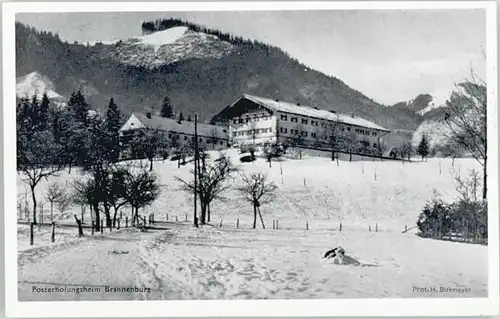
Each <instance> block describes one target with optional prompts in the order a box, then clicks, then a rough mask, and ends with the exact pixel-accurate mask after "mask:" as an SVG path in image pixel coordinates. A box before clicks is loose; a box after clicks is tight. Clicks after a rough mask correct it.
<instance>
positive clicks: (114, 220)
mask: <svg viewBox="0 0 500 319" xmlns="http://www.w3.org/2000/svg"><path fill="white" fill-rule="evenodd" d="M117 215H118V208H116V207H115V214H114V215H113V227H115V225H116V216H117Z"/></svg>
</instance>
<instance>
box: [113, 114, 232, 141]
mask: <svg viewBox="0 0 500 319" xmlns="http://www.w3.org/2000/svg"><path fill="white" fill-rule="evenodd" d="M131 116H135V117H136V118H137V119H138V120H139V121H140V122H141V123H142V124H143V125H144V126H145V127H147V128H150V129H158V130H162V131H169V132H175V133H182V134H190V135H194V122H189V121H186V120H184V121H182V122H181V123H180V124H179V122H178V120H177V119H170V118H165V117H160V116H154V115H151V117H148V116H146V115H145V114H142V113H133V114H132V115H131ZM124 127H125V125H124V126H123V127H122V128H121V129H120V131H126V130H128V129H125V128H124ZM214 132H216V136H217V137H218V138H227V136H228V133H227V129H226V128H224V127H221V126H217V125H210V124H206V123H200V122H198V134H199V135H201V136H207V137H211V136H212V135H213V133H214Z"/></svg>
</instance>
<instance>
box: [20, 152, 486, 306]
mask: <svg viewBox="0 0 500 319" xmlns="http://www.w3.org/2000/svg"><path fill="white" fill-rule="evenodd" d="M228 154H229V155H230V156H231V158H232V159H234V160H235V161H237V160H238V154H237V153H236V152H235V151H228ZM212 157H213V158H214V157H216V154H215V153H214V154H212ZM144 164H146V163H144ZM239 165H240V167H241V168H242V170H243V171H244V172H245V173H249V172H252V171H265V172H266V173H267V174H268V176H269V178H270V179H271V180H273V181H274V182H275V183H276V185H277V186H278V195H277V197H276V200H275V201H274V202H273V203H272V204H268V205H263V206H262V207H261V211H262V214H263V217H264V222H265V224H266V229H265V230H264V229H261V226H260V223H258V229H256V230H253V229H251V223H252V208H251V207H250V205H249V204H248V203H246V202H244V201H243V200H242V199H241V197H240V196H239V195H238V194H237V193H236V192H229V193H228V194H227V200H226V201H224V202H215V203H214V204H213V206H212V222H211V224H212V225H211V226H205V227H203V228H202V229H194V228H193V227H192V226H191V223H192V216H191V214H192V197H191V196H189V195H187V194H185V193H183V192H181V191H179V187H180V184H179V183H178V182H176V181H175V179H174V177H175V176H179V177H182V178H189V176H190V173H189V171H190V169H191V167H190V165H189V164H188V165H186V166H185V167H181V168H180V169H178V168H177V163H176V162H170V161H166V162H155V165H154V171H155V173H156V174H157V175H158V176H159V177H160V181H161V184H162V192H161V195H160V197H159V198H158V200H157V201H156V202H155V203H154V204H153V205H151V206H150V207H147V208H146V209H144V210H143V211H142V212H141V214H143V215H147V214H149V213H154V214H155V219H156V220H158V221H163V223H160V224H158V226H159V227H163V228H165V229H156V230H150V231H148V232H144V233H143V232H139V231H138V230H135V229H132V228H127V229H123V228H122V229H121V230H120V231H116V230H113V231H112V232H111V233H110V232H109V231H105V233H104V234H103V235H101V234H96V235H94V236H93V237H92V236H91V235H90V230H88V229H86V230H85V233H86V235H87V236H86V237H85V238H83V239H78V238H77V230H76V228H69V229H66V230H65V232H68V233H67V234H66V233H63V234H61V235H60V236H59V237H57V236H56V243H50V234H48V235H46V236H45V237H44V236H43V235H42V236H37V237H36V238H37V239H38V243H37V239H36V240H35V247H29V243H28V244H27V241H29V236H28V235H26V229H27V228H26V226H24V225H23V226H19V228H18V232H19V239H18V247H19V254H18V257H19V278H18V280H19V283H20V284H19V297H20V299H21V300H90V299H92V300H100V299H220V298H228V299H233V298H348V297H433V296H434V297H472V296H474V297H479V296H486V295H487V269H488V252H487V247H485V246H480V245H470V244H462V243H451V242H444V241H436V240H431V239H422V238H420V237H418V236H416V235H415V234H414V233H406V234H403V233H401V231H402V230H403V229H404V227H405V225H407V227H413V226H414V225H415V221H416V219H417V216H418V215H419V213H420V211H421V209H422V207H423V206H424V204H425V202H426V201H427V200H429V199H430V198H432V196H433V190H434V189H437V190H438V191H439V193H440V194H441V196H442V197H443V199H444V200H453V199H454V198H455V197H456V196H457V194H456V191H455V189H454V186H453V183H452V175H451V173H450V171H451V170H455V173H458V172H460V173H461V174H467V172H468V170H469V169H472V168H477V164H476V163H475V162H474V161H473V160H470V159H458V160H455V164H454V167H452V164H451V160H446V159H429V160H428V162H419V161H416V162H412V163H404V164H403V163H402V162H392V161H384V162H371V161H358V162H351V163H350V162H340V165H339V166H337V165H336V163H334V162H331V161H330V160H329V159H328V158H320V157H315V158H313V157H311V158H309V157H304V159H303V160H294V159H290V158H285V159H283V160H282V161H281V162H273V163H272V167H271V168H269V167H268V163H266V162H265V161H264V160H263V159H259V160H258V161H257V162H255V163H245V164H241V163H240V164H239ZM281 172H283V174H281ZM79 176H80V173H79V172H78V171H77V170H73V171H72V174H71V175H68V174H67V172H62V173H61V174H60V175H59V176H58V177H56V178H53V179H52V181H53V180H60V181H61V182H62V183H65V182H66V181H68V184H69V183H70V181H71V180H74V179H76V178H79ZM19 179H21V176H19ZM50 182H51V180H50V179H49V181H43V182H41V183H42V184H41V185H39V187H38V189H37V192H38V196H39V198H40V199H41V198H42V197H43V196H42V195H43V193H44V191H45V190H46V188H47V185H48V183H50ZM233 183H238V179H237V178H236V179H235V180H234V181H233ZM18 189H19V190H20V191H21V192H23V191H22V183H19V184H18ZM28 198H29V196H28ZM45 207H48V205H47V204H45V205H44V208H45ZM44 210H45V211H46V213H45V214H46V216H47V214H48V211H47V209H46V208H45V209H44ZM72 213H76V214H79V213H80V209H79V208H76V207H75V208H74V211H73V212H70V213H68V217H67V222H72V223H74V221H71V219H70V216H72ZM123 214H124V215H126V214H130V212H129V209H128V208H126V209H124V211H123ZM167 214H168V220H169V222H168V223H167V222H165V221H166V219H167ZM186 216H187V219H188V221H187V222H186V221H185V219H186ZM45 218H47V217H45ZM86 218H89V217H88V216H87V217H86ZM63 219H66V218H63ZM47 220H48V219H47ZM176 220H177V221H176ZM221 220H222V228H221V227H220V223H221ZM237 220H238V221H239V228H236V223H237ZM273 220H278V221H279V229H277V230H273V229H272V221H273ZM306 222H307V223H308V227H309V229H308V230H306V229H305V228H306V227H305V224H306ZM340 223H342V231H340V230H339V226H340ZM375 224H376V225H377V226H375ZM369 227H370V228H371V230H372V231H371V232H370V231H368V229H369ZM375 227H377V229H378V232H374V231H373V230H374V229H375ZM35 228H36V227H35ZM71 233H72V234H71ZM57 238H60V239H59V242H58V241H57V240H58V239H57ZM37 245H38V246H40V247H38V246H37ZM338 245H341V246H342V247H344V249H345V250H346V253H347V255H349V256H351V257H352V258H354V259H356V260H358V261H359V262H360V263H361V265H358V266H356V265H336V264H332V263H330V262H327V261H324V260H322V258H321V257H322V256H323V254H324V253H325V251H326V250H328V249H331V248H333V247H335V246H338ZM38 252H40V253H38ZM34 285H35V286H43V287H54V285H63V286H64V285H66V286H68V287H70V286H71V287H82V286H86V287H94V288H96V289H97V288H100V289H101V291H100V292H96V291H94V292H84V293H78V294H77V293H75V292H66V293H54V292H53V293H33V291H32V290H33V286H34ZM104 286H113V287H136V286H137V287H148V288H151V291H150V292H149V293H148V292H141V291H137V292H134V291H132V292H127V293H122V292H120V293H118V292H106V291H105V288H104ZM441 286H442V287H449V288H470V290H467V289H466V290H465V291H463V292H457V291H455V292H439V290H440V287H441ZM414 287H420V288H422V287H436V289H437V291H438V292H428V293H423V292H416V291H415V288H414Z"/></svg>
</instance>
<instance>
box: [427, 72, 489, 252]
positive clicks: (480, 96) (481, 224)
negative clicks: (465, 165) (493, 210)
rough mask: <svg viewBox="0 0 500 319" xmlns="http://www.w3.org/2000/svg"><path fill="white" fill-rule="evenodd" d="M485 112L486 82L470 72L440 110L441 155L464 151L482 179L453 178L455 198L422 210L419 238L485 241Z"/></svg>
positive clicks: (472, 174) (473, 176)
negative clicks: (443, 137)
mask: <svg viewBox="0 0 500 319" xmlns="http://www.w3.org/2000/svg"><path fill="white" fill-rule="evenodd" d="M486 112H487V93H486V83H484V82H483V81H482V80H480V79H478V78H477V76H475V74H474V73H473V72H472V76H471V77H470V79H469V80H468V81H466V82H463V83H459V84H458V85H457V86H456V90H455V91H454V92H453V93H452V95H451V96H450V98H449V99H448V101H447V102H446V106H445V107H443V114H444V118H443V124H444V125H445V127H446V130H444V134H445V137H446V138H447V143H446V145H444V147H443V148H442V152H443V153H444V154H446V155H448V156H450V157H452V158H455V157H456V156H458V155H459V154H462V153H464V152H466V153H468V154H470V155H471V156H472V157H473V158H474V159H475V160H476V161H477V162H478V163H479V164H480V165H481V168H482V176H481V174H480V173H479V172H477V171H476V170H471V171H470V172H469V176H468V177H466V178H464V177H462V176H460V175H459V174H458V175H455V188H456V190H457V192H458V194H459V197H458V199H457V200H456V201H455V202H453V203H451V204H447V203H444V202H443V201H442V200H440V199H439V198H434V199H433V200H432V201H431V202H430V203H428V204H427V205H426V206H425V207H424V209H423V211H422V213H421V214H420V216H419V219H418V221H417V225H418V227H419V229H420V234H421V235H422V236H424V237H433V238H441V239H443V238H446V239H450V240H459V239H458V238H462V239H465V240H467V241H471V240H472V241H482V242H484V241H485V240H486V239H487V237H488V205H487V189H488V188H487V170H486V169H487V117H486V114H487V113H486ZM421 144H422V143H421ZM419 148H420V147H419ZM456 237H458V238H456Z"/></svg>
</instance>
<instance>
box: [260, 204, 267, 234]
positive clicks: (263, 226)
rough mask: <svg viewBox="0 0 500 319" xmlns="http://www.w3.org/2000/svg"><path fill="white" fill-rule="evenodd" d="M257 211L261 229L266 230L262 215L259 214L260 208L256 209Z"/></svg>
mask: <svg viewBox="0 0 500 319" xmlns="http://www.w3.org/2000/svg"><path fill="white" fill-rule="evenodd" d="M258 211H259V217H260V222H261V223H262V228H263V229H266V225H264V219H263V218H262V214H261V213H260V207H259V208H258Z"/></svg>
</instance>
